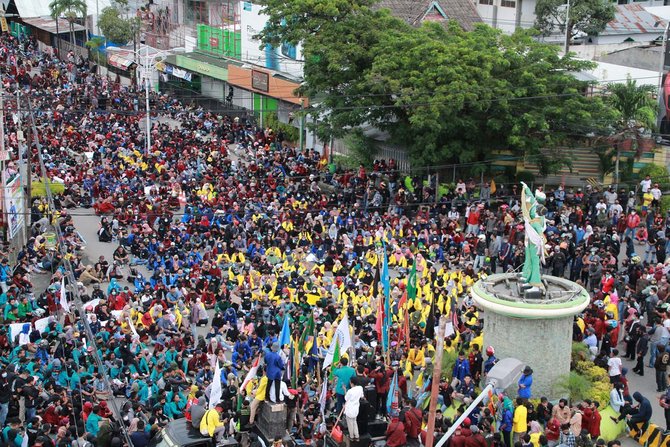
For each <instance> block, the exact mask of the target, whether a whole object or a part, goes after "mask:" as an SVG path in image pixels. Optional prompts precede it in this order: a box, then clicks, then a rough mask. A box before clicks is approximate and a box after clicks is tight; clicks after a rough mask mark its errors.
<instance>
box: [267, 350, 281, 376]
mask: <svg viewBox="0 0 670 447" xmlns="http://www.w3.org/2000/svg"><path fill="white" fill-rule="evenodd" d="M265 365H266V367H267V375H268V379H270V380H281V377H282V371H284V361H283V360H282V359H281V357H280V356H279V354H277V353H276V352H273V351H270V352H268V353H267V354H265Z"/></svg>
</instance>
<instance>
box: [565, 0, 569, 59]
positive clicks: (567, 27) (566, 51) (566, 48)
mask: <svg viewBox="0 0 670 447" xmlns="http://www.w3.org/2000/svg"><path fill="white" fill-rule="evenodd" d="M564 50H565V55H566V56H567V55H568V51H569V50H570V0H568V7H567V8H566V10H565V46H564Z"/></svg>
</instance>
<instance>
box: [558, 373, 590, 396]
mask: <svg viewBox="0 0 670 447" xmlns="http://www.w3.org/2000/svg"><path fill="white" fill-rule="evenodd" d="M591 386H592V384H591V382H590V381H589V379H587V378H586V377H584V376H582V375H581V374H579V373H578V372H576V371H570V373H569V374H567V375H565V376H563V377H561V378H559V379H558V380H557V381H556V389H557V390H558V391H559V392H562V393H565V394H566V395H567V396H568V398H569V399H570V402H578V401H581V400H584V399H586V398H587V396H588V393H589V390H590V388H591Z"/></svg>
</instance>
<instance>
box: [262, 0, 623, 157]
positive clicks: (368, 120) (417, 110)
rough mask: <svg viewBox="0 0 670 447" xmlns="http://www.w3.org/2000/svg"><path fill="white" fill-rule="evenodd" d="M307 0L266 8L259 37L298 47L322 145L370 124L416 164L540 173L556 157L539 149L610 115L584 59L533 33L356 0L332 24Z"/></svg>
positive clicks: (574, 137) (275, 0) (579, 134)
mask: <svg viewBox="0 0 670 447" xmlns="http://www.w3.org/2000/svg"><path fill="white" fill-rule="evenodd" d="M310 3H312V0H299V1H298V0H294V1H290V2H289V1H281V0H264V4H265V10H266V12H268V13H269V14H270V17H271V20H270V24H269V25H268V27H267V28H266V29H265V30H264V31H263V32H262V33H261V38H262V39H263V40H264V42H266V43H273V44H276V43H278V42H284V41H289V42H294V41H295V39H298V38H300V39H301V41H302V42H303V48H304V55H305V69H304V83H303V86H302V87H301V89H300V92H301V93H302V94H304V95H307V96H308V97H310V98H311V100H312V101H311V102H312V104H313V110H312V111H311V113H314V114H316V115H319V119H318V120H316V121H317V124H316V125H315V126H316V129H315V130H316V132H317V135H318V136H319V138H321V139H323V140H324V141H327V140H328V139H329V138H330V137H331V136H335V137H341V136H344V135H345V134H347V133H349V132H351V131H352V130H353V129H356V128H358V127H361V126H364V125H369V126H374V127H377V128H379V129H381V130H384V131H387V132H388V133H389V134H390V135H391V136H392V138H393V140H394V141H395V142H397V143H401V144H403V145H405V146H406V147H407V148H408V149H409V151H410V155H411V158H412V161H413V162H414V163H417V164H418V165H420V166H430V165H439V164H444V163H455V162H471V161H477V160H482V159H485V158H490V155H489V154H490V152H491V151H492V150H496V149H504V150H512V151H514V152H515V153H517V154H519V155H520V156H525V155H533V156H535V157H536V159H537V161H538V163H539V164H540V165H541V167H542V166H543V167H544V168H545V169H546V167H547V166H552V165H553V166H555V165H556V164H555V163H553V162H554V161H555V160H550V159H548V158H560V154H556V153H554V155H553V156H552V155H550V156H548V155H545V154H546V151H541V149H544V148H551V147H556V146H562V145H569V144H571V143H574V142H576V141H578V140H579V139H583V138H584V134H585V133H587V131H586V130H585V129H588V132H593V131H594V128H596V127H601V128H603V130H605V129H604V127H606V126H605V123H610V122H611V121H612V119H613V116H612V113H611V112H609V111H608V110H607V109H606V108H605V107H604V106H603V103H602V100H601V99H600V98H596V97H588V96H586V95H585V94H584V92H585V91H586V89H587V84H586V83H584V82H581V81H578V80H577V79H575V77H574V76H572V75H571V73H572V72H578V71H581V70H583V69H585V68H588V67H590V66H591V65H590V63H588V62H582V61H577V60H574V59H572V58H571V57H561V56H559V54H558V51H559V49H558V48H557V47H553V46H550V45H546V44H542V43H539V42H537V41H536V40H535V39H533V36H532V34H531V32H528V31H518V32H517V33H515V34H514V35H512V36H507V35H504V34H502V33H501V32H500V31H498V30H494V29H492V28H490V27H488V26H486V25H478V26H477V27H476V28H475V29H474V30H473V31H471V32H465V31H463V30H462V29H461V28H460V27H459V26H458V25H456V24H454V23H452V24H451V25H450V26H448V27H445V26H443V25H442V24H439V23H426V24H424V25H422V26H421V27H418V28H414V27H411V26H409V25H407V24H406V23H405V22H403V21H401V20H399V19H397V18H394V17H392V16H391V15H390V14H389V13H388V11H383V10H381V11H380V10H373V9H371V8H369V7H368V6H367V4H366V3H365V2H363V1H358V2H347V4H348V5H350V6H351V7H350V8H349V9H346V8H343V9H338V14H339V15H338V16H337V17H338V18H337V20H326V19H324V18H323V17H321V15H320V13H316V12H315V13H313V14H312V13H310V12H309V10H308V9H307V8H306V7H305V6H304V5H306V4H310ZM317 3H321V2H317ZM326 3H328V4H332V5H334V6H337V5H340V4H341V2H339V1H338V0H331V1H328V2H326ZM276 5H281V7H277V6H276ZM275 8H276V9H275ZM289 10H292V11H293V12H294V13H295V14H296V16H299V17H300V19H299V20H296V21H293V22H292V23H294V24H295V25H296V27H298V29H289V28H290V27H288V26H286V22H283V21H282V20H281V19H280V17H281V16H282V14H284V13H287V12H288V11H289ZM597 131H598V129H596V132H597ZM561 161H566V160H561Z"/></svg>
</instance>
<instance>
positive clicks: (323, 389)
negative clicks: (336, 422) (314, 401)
mask: <svg viewBox="0 0 670 447" xmlns="http://www.w3.org/2000/svg"><path fill="white" fill-rule="evenodd" d="M327 395H328V381H327V380H324V381H323V385H321V395H320V396H319V407H320V409H321V416H323V415H324V412H325V411H326V396H327ZM324 419H325V418H324Z"/></svg>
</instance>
